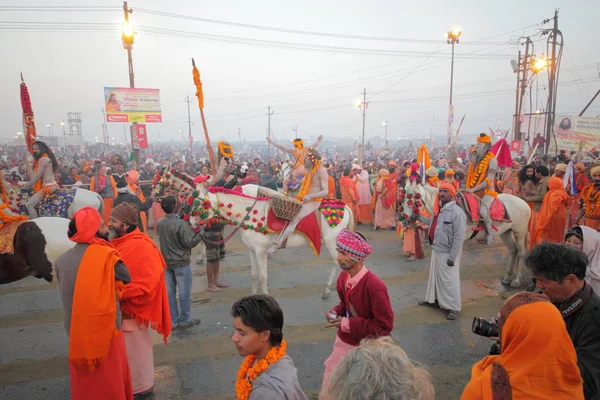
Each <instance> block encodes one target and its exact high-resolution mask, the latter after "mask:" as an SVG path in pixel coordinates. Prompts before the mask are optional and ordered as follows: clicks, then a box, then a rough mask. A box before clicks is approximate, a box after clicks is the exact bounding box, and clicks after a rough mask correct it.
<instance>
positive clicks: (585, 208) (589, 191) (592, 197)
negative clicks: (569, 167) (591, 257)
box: [577, 166, 600, 231]
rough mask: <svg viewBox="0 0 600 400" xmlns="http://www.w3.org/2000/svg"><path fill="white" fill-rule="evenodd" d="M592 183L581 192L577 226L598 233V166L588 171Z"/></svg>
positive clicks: (599, 190) (599, 185)
mask: <svg viewBox="0 0 600 400" xmlns="http://www.w3.org/2000/svg"><path fill="white" fill-rule="evenodd" d="M590 175H591V176H592V183H591V184H589V185H587V186H586V187H585V188H583V190H582V191H581V201H580V202H581V210H580V211H579V214H578V215H577V225H581V219H582V218H583V217H585V218H584V219H583V225H585V226H589V227H590V228H592V229H595V230H596V231H600V166H598V167H594V168H592V170H591V171H590Z"/></svg>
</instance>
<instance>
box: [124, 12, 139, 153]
mask: <svg viewBox="0 0 600 400" xmlns="http://www.w3.org/2000/svg"><path fill="white" fill-rule="evenodd" d="M132 12H133V10H132V9H130V8H128V7H127V2H126V1H124V2H123V15H124V20H123V24H122V26H121V41H122V43H123V48H124V49H125V50H127V64H128V66H129V87H130V88H132V89H133V88H135V75H134V73H133V57H132V54H131V52H132V50H133V41H134V36H135V30H134V29H133V25H131V22H130V21H129V14H131V13H132ZM133 124H134V125H135V122H134V123H133ZM130 136H131V149H132V150H133V156H134V158H135V162H136V165H137V164H139V161H140V149H139V145H138V142H137V137H135V131H134V130H133V128H132V127H130Z"/></svg>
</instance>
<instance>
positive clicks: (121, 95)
mask: <svg viewBox="0 0 600 400" xmlns="http://www.w3.org/2000/svg"><path fill="white" fill-rule="evenodd" d="M104 104H105V108H106V122H139V123H152V122H162V115H161V112H160V91H159V90H158V89H130V88H117V87H105V88H104Z"/></svg>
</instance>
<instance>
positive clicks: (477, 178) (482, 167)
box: [466, 152, 494, 189]
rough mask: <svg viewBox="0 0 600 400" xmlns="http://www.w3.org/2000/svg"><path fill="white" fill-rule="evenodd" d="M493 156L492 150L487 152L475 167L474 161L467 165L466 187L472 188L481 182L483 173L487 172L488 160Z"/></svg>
mask: <svg viewBox="0 0 600 400" xmlns="http://www.w3.org/2000/svg"><path fill="white" fill-rule="evenodd" d="M493 157H494V154H493V153H492V152H488V153H487V154H486V155H485V157H483V159H482V160H481V161H480V162H479V165H478V166H477V167H475V164H474V163H471V165H469V173H468V174H467V185H466V186H467V189H473V188H474V187H475V186H477V185H479V184H480V183H482V182H483V179H484V177H485V173H486V172H487V169H488V165H489V163H490V160H491V159H492V158H493Z"/></svg>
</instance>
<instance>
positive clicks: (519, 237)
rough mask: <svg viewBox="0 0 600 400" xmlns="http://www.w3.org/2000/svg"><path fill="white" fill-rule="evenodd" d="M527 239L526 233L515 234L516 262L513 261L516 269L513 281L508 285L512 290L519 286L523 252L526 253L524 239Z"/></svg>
mask: <svg viewBox="0 0 600 400" xmlns="http://www.w3.org/2000/svg"><path fill="white" fill-rule="evenodd" d="M526 237H527V232H525V233H520V234H519V233H515V242H516V245H517V256H516V260H515V267H516V269H517V271H516V273H515V274H514V276H516V277H515V279H513V281H512V283H511V284H510V286H511V287H513V288H518V287H519V286H521V268H522V266H523V259H524V258H525V252H526V251H527V250H526V248H525V239H526Z"/></svg>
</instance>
